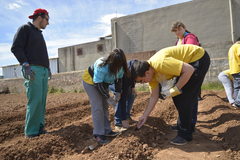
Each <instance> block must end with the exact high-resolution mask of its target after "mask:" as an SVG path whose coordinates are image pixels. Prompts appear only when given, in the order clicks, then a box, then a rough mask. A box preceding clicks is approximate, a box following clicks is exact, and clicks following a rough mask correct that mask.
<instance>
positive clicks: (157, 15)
mask: <svg viewBox="0 0 240 160" xmlns="http://www.w3.org/2000/svg"><path fill="white" fill-rule="evenodd" d="M230 2H232V3H233V6H234V7H233V12H232V14H233V26H234V27H233V28H234V30H232V27H231V20H230V6H229V0H194V1H190V2H186V3H182V4H177V5H173V6H168V7H164V8H160V9H155V10H151V11H147V12H143V13H138V14H134V15H129V16H125V17H120V18H116V19H112V33H113V46H118V47H119V48H122V49H123V50H124V51H125V52H127V53H134V52H142V51H149V50H156V51H158V50H160V49H162V48H164V47H168V46H172V45H175V41H176V37H175V35H174V34H173V33H171V32H170V29H171V25H172V23H173V22H175V21H178V20H180V21H182V22H183V23H184V24H185V25H186V27H187V29H188V30H189V31H191V32H192V33H194V34H196V35H197V36H198V38H199V40H200V42H201V44H202V47H203V48H205V49H206V50H207V52H208V53H209V54H210V57H211V61H212V63H211V66H210V70H209V73H208V76H207V77H206V79H207V80H217V77H216V75H217V74H218V73H219V72H221V71H222V70H224V69H227V68H228V60H227V53H228V50H229V48H230V46H231V45H232V32H233V33H234V34H235V35H234V36H235V37H237V35H240V34H239V33H240V32H239V30H240V16H239V15H240V9H239V6H240V0H231V1H230Z"/></svg>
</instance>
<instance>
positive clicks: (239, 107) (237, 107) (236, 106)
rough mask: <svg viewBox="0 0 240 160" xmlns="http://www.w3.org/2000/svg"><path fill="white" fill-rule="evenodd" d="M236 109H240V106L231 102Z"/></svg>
mask: <svg viewBox="0 0 240 160" xmlns="http://www.w3.org/2000/svg"><path fill="white" fill-rule="evenodd" d="M231 105H232V107H233V108H234V109H240V106H238V105H236V104H235V103H232V104H231Z"/></svg>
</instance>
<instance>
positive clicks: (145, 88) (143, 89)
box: [135, 84, 150, 92]
mask: <svg viewBox="0 0 240 160" xmlns="http://www.w3.org/2000/svg"><path fill="white" fill-rule="evenodd" d="M135 89H136V91H138V92H149V91H150V90H149V86H148V85H146V84H139V85H137V86H136V87H135Z"/></svg>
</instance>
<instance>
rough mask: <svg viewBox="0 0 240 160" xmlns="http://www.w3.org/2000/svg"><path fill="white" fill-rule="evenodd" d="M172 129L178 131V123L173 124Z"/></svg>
mask: <svg viewBox="0 0 240 160" xmlns="http://www.w3.org/2000/svg"><path fill="white" fill-rule="evenodd" d="M170 128H171V130H172V131H176V132H177V131H178V126H177V125H173V126H170Z"/></svg>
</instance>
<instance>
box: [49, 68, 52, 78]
mask: <svg viewBox="0 0 240 160" xmlns="http://www.w3.org/2000/svg"><path fill="white" fill-rule="evenodd" d="M48 79H49V80H50V79H52V72H51V70H50V68H49V69H48Z"/></svg>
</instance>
